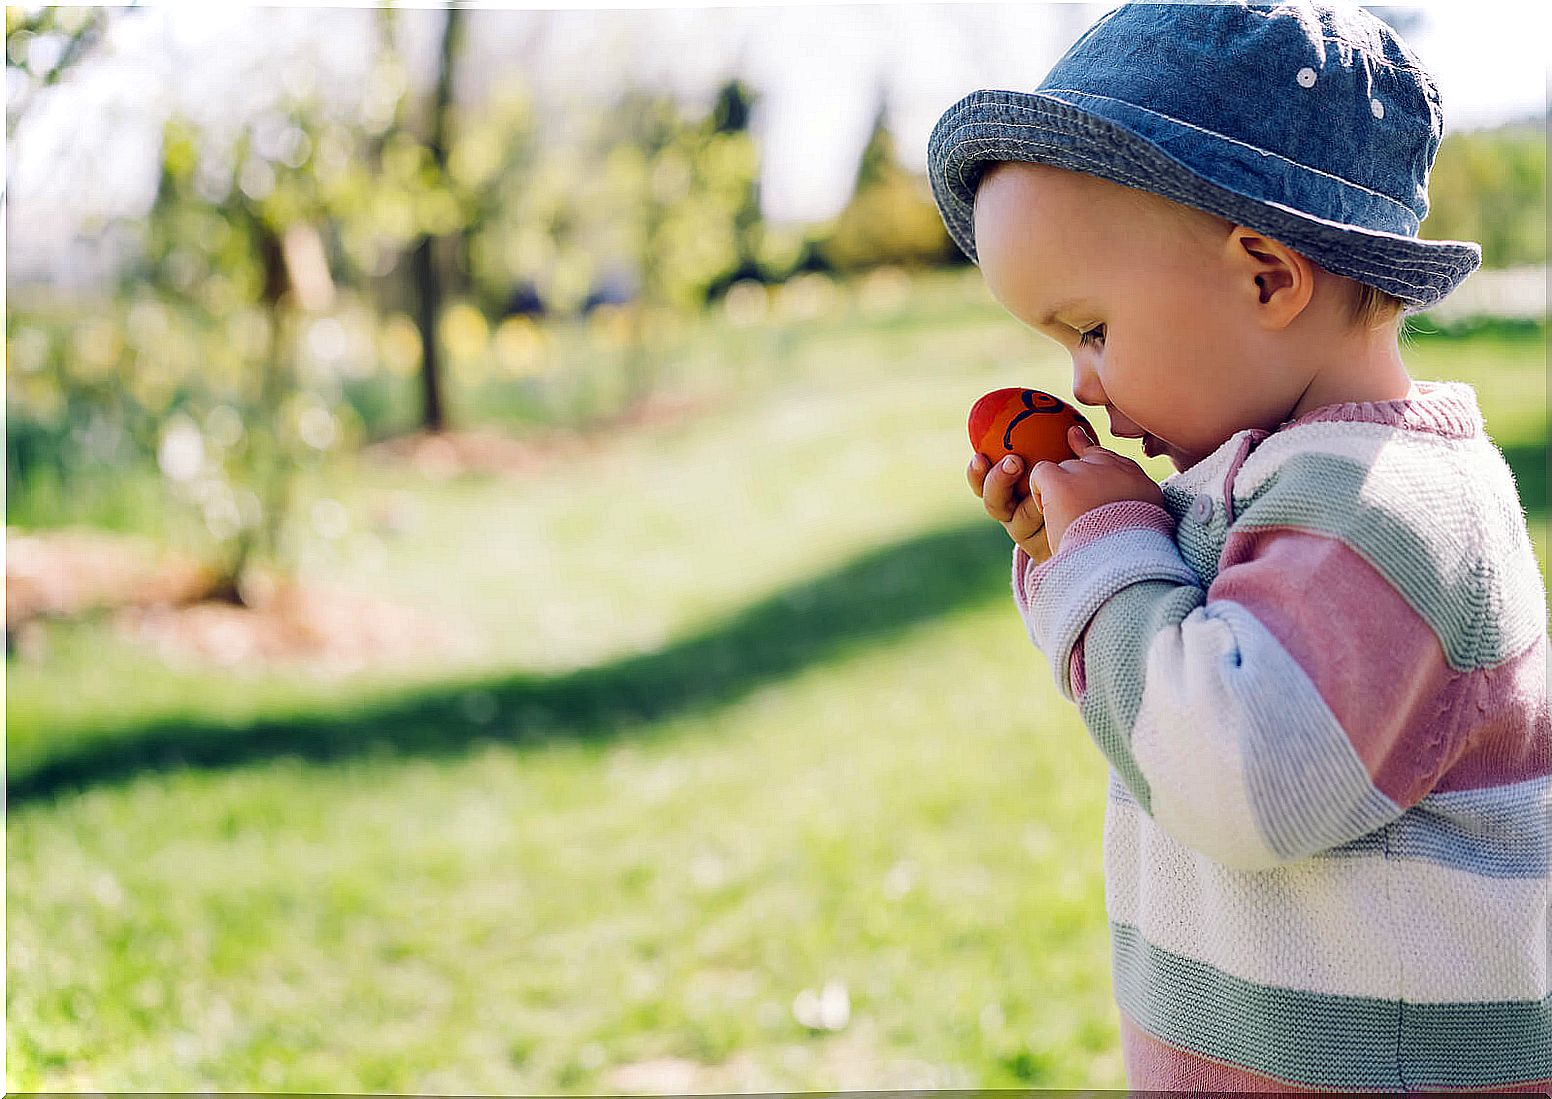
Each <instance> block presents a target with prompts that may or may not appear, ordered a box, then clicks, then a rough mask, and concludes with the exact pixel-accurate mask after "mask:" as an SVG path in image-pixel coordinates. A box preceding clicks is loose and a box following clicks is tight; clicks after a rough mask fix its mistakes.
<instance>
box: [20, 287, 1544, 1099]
mask: <svg viewBox="0 0 1552 1099" xmlns="http://www.w3.org/2000/svg"><path fill="white" fill-rule="evenodd" d="M970 274H971V275H973V272H971V273H970ZM945 303H947V304H945ZM1406 356H1407V359H1408V361H1409V363H1411V364H1412V366H1413V373H1414V375H1415V376H1417V377H1420V378H1434V377H1448V378H1459V379H1462V380H1467V381H1470V382H1472V384H1474V385H1476V386H1477V389H1478V392H1479V393H1480V394H1481V395H1482V399H1483V405H1484V409H1485V411H1486V414H1487V418H1488V426H1489V430H1490V431H1491V432H1492V433H1493V434H1494V438H1495V439H1496V440H1497V441H1498V442H1499V444H1500V445H1501V446H1503V447H1504V449H1505V452H1506V453H1507V454H1508V455H1509V456H1510V459H1511V461H1512V462H1513V463H1514V465H1515V469H1516V475H1517V477H1518V479H1519V483H1520V485H1521V488H1522V492H1523V494H1524V496H1525V499H1526V503H1527V506H1528V507H1529V508H1530V510H1531V519H1532V527H1533V532H1534V535H1535V540H1536V545H1537V550H1538V553H1539V555H1540V557H1541V560H1542V562H1543V569H1544V568H1545V560H1546V552H1545V551H1546V544H1545V520H1546V475H1545V453H1546V452H1545V447H1546V419H1545V416H1546V393H1545V374H1544V368H1545V344H1544V334H1542V333H1537V334H1536V335H1535V336H1534V338H1531V339H1527V338H1525V337H1524V336H1522V335H1517V334H1515V333H1512V332H1511V333H1502V332H1500V333H1492V332H1488V333H1479V334H1477V335H1474V336H1472V337H1471V338H1469V339H1466V340H1454V341H1450V340H1445V339H1441V338H1431V339H1420V340H1418V341H1417V342H1416V343H1415V344H1414V345H1412V346H1410V347H1409V348H1408V349H1407V352H1406ZM719 359H720V360H723V361H736V362H737V363H738V368H737V369H736V370H733V371H728V372H726V374H725V376H724V375H719V374H717V373H715V372H714V371H713V370H711V369H710V367H712V366H714V365H715V364H716V363H717V362H718V361H719ZM686 361H687V362H690V363H695V364H702V365H699V366H694V367H693V368H692V367H691V366H686V367H685V369H684V375H683V384H684V385H686V386H689V387H693V388H695V389H696V390H697V391H698V392H699V393H700V395H701V396H702V397H703V398H704V399H705V400H706V401H707V402H708V404H709V410H708V411H707V412H706V413H704V414H703V415H701V416H699V417H697V418H695V419H694V420H691V421H686V422H682V423H678V424H669V425H663V426H659V427H656V428H653V429H650V430H648V431H644V432H638V433H634V434H629V435H622V436H620V437H618V438H614V439H611V440H608V441H606V442H601V443H600V444H599V446H598V447H597V448H596V449H595V450H593V451H590V452H589V453H588V454H587V455H586V456H585V457H584V458H582V459H581V460H579V461H577V462H574V463H571V464H568V465H566V466H564V467H560V466H557V467H553V468H551V469H549V470H547V471H544V472H542V473H539V474H536V475H535V476H533V477H532V478H530V479H527V480H523V481H500V480H496V479H492V478H478V477H474V478H467V479H459V480H455V481H452V482H449V483H445V484H429V483H424V482H419V481H417V480H415V479H414V478H413V477H411V476H409V475H408V474H405V473H402V472H394V471H388V470H383V469H377V468H373V467H370V466H366V465H363V464H358V463H354V462H344V463H341V464H340V465H339V466H337V467H336V468H334V469H332V470H330V471H329V475H328V476H327V478H325V479H323V480H321V481H319V482H317V483H315V484H313V485H312V486H310V492H312V493H315V494H328V495H333V496H335V497H336V498H338V499H340V500H341V501H342V502H343V503H345V505H346V506H347V509H348V510H349V512H350V514H351V516H352V528H351V531H350V533H349V534H348V535H347V536H346V537H345V538H344V539H342V540H341V541H340V542H338V543H325V542H321V541H320V542H313V543H309V544H308V545H307V546H306V547H305V553H304V557H303V560H304V567H305V570H306V574H307V576H308V577H309V578H311V579H315V580H317V581H319V582H327V583H333V584H341V585H347V586H354V587H357V588H359V589H361V590H365V591H368V592H370V593H372V594H376V595H381V596H385V597H388V598H393V599H396V600H399V601H401V602H404V603H409V604H413V605H416V606H418V607H421V608H423V609H426V610H429V611H434V612H438V613H441V614H443V615H445V616H448V617H449V618H452V619H454V620H457V621H460V622H464V623H467V624H468V626H469V628H470V629H471V630H472V631H473V632H474V633H475V635H476V636H478V637H479V638H480V639H481V642H482V644H483V646H484V649H483V652H482V653H481V655H479V656H478V657H475V658H472V659H470V660H467V661H465V662H463V663H460V664H456V665H451V664H450V665H442V666H433V667H427V668H424V669H421V670H419V671H417V672H416V673H415V674H413V675H402V674H396V675H386V674H375V675H365V676H361V677H357V678H356V679H354V680H351V681H347V682H344V683H320V682H315V681H313V680H310V679H309V678H307V677H305V676H294V677H293V676H281V675H277V674H261V675H254V676H248V677H243V676H236V675H224V674H217V673H209V672H201V673H194V672H180V671H176V670H173V669H169V668H165V667H162V666H161V665H159V664H158V663H156V662H155V660H154V659H153V658H152V657H151V656H150V655H148V654H146V653H144V652H142V651H139V650H138V649H136V648H135V647H133V646H131V645H128V644H126V643H123V642H120V641H117V640H116V639H114V638H113V637H112V636H111V635H110V634H109V633H108V632H107V630H106V629H105V627H104V625H103V624H102V623H101V622H92V621H87V622H82V623H76V624H71V625H61V626H57V627H52V628H51V629H50V630H49V632H48V636H47V641H48V645H49V653H50V656H49V659H48V660H47V661H46V662H43V663H41V664H19V663H15V662H12V663H10V664H9V665H8V669H7V670H8V698H7V716H8V731H9V736H8V743H7V763H8V800H9V810H10V812H9V814H8V822H7V844H8V847H7V868H8V874H7V905H8V908H7V915H8V935H7V940H8V959H7V968H8V978H9V992H8V1010H9V1022H10V1026H9V1027H8V1029H7V1043H8V1045H7V1052H8V1076H7V1081H6V1083H7V1086H8V1087H9V1088H11V1089H13V1090H18V1089H37V1090H42V1089H56V1090H161V1089H165V1090H241V1089H254V1090H269V1091H282V1090H295V1091H395V1092H411V1091H422V1092H424V1091H442V1092H464V1093H469V1092H477V1091H501V1092H507V1093H528V1094H543V1093H549V1094H560V1093H567V1094H599V1093H607V1092H610V1091H613V1090H616V1089H615V1088H613V1087H612V1086H611V1085H610V1083H609V1073H610V1070H611V1069H612V1068H614V1067H615V1066H618V1065H623V1064H629V1063H632V1062H640V1061H645V1060H650V1059H653V1058H657V1057H668V1056H672V1057H679V1058H684V1059H686V1060H688V1061H691V1062H694V1063H695V1064H697V1065H699V1066H702V1067H701V1068H700V1069H699V1070H698V1071H697V1074H696V1075H695V1076H694V1077H693V1083H692V1086H691V1088H690V1089H689V1090H692V1091H700V1092H715V1091H771V1090H823V1089H832V1088H850V1089H863V1088H879V1087H899V1088H910V1087H962V1088H964V1087H1023V1086H1033V1087H1056V1088H1068V1087H1085V1088H1119V1087H1122V1086H1124V1080H1123V1074H1122V1071H1121V1064H1120V1059H1119V1054H1118V1050H1117V1047H1116V1040H1117V1038H1116V1015H1115V1008H1114V1005H1113V1003H1112V1001H1111V999H1110V993H1109V947H1108V936H1107V933H1106V927H1105V921H1104V906H1103V879H1102V859H1101V825H1102V820H1103V811H1104V774H1105V768H1104V764H1103V761H1102V759H1101V758H1100V756H1099V754H1098V752H1097V751H1096V750H1095V749H1094V748H1093V746H1092V745H1091V744H1090V742H1089V740H1088V738H1087V735H1086V733H1085V731H1084V729H1083V727H1082V724H1081V722H1080V721H1079V720H1078V718H1077V715H1076V712H1075V711H1074V709H1073V708H1072V707H1071V705H1070V704H1068V703H1066V702H1064V701H1063V700H1062V699H1061V698H1060V696H1059V695H1058V694H1057V692H1056V690H1055V687H1054V684H1053V683H1052V682H1051V676H1050V672H1049V670H1048V668H1047V666H1046V663H1045V660H1044V658H1043V656H1041V655H1040V654H1039V653H1037V652H1035V651H1034V650H1033V649H1032V648H1031V647H1030V646H1029V643H1028V639H1027V638H1026V637H1025V636H1024V633H1023V629H1022V626H1021V624H1020V623H1019V621H1018V618H1017V615H1016V613H1015V612H1014V610H1013V607H1012V604H1011V600H1010V599H1009V597H1008V562H1009V555H1008V546H1007V542H1006V537H1005V536H1004V535H1003V533H1002V531H1001V530H1000V528H997V527H996V526H995V525H992V524H989V523H988V522H986V521H985V520H984V518H982V517H980V515H979V508H978V504H977V503H976V501H975V500H974V498H973V497H972V496H971V495H970V494H969V492H968V490H967V488H966V487H965V484H964V480H963V466H964V448H965V443H964V440H963V438H962V431H963V424H962V415H961V413H960V411H959V410H962V409H965V408H968V406H969V404H970V403H971V402H972V401H973V400H974V398H975V397H977V396H979V395H980V394H981V393H983V392H985V391H986V390H988V389H990V388H994V387H996V386H1000V385H1008V384H1018V383H1024V384H1031V385H1036V386H1041V387H1044V388H1050V389H1054V390H1056V391H1058V392H1060V391H1063V390H1066V389H1067V387H1068V385H1069V384H1070V380H1069V378H1068V376H1067V368H1066V364H1065V363H1064V362H1063V361H1061V360H1059V359H1058V358H1057V357H1056V356H1055V355H1053V354H1051V353H1050V352H1048V351H1046V350H1045V349H1044V348H1043V347H1042V345H1041V344H1040V342H1039V341H1038V340H1037V338H1036V337H1034V336H1033V335H1031V334H1030V333H1028V332H1026V331H1024V330H1023V329H1021V328H1019V327H1018V326H1017V325H1016V324H1015V322H1013V321H1011V320H1010V319H1008V318H1007V317H1006V316H1005V315H1003V314H1002V313H1001V311H1000V310H999V309H998V308H997V307H996V306H995V305H994V304H993V303H991V302H990V301H989V299H986V298H985V297H984V291H981V290H980V289H979V287H978V286H976V285H974V284H973V283H971V282H970V281H969V280H966V279H965V278H963V277H950V278H941V277H940V278H935V279H932V280H928V281H927V282H926V283H924V285H923V286H922V287H920V288H918V291H917V293H916V295H915V296H914V297H913V299H912V301H911V303H910V304H909V306H908V308H907V309H905V310H903V311H901V312H900V313H898V314H895V315H892V316H883V317H871V318H868V317H858V316H843V317H841V318H839V319H836V320H833V321H831V320H824V321H816V322H811V323H809V324H806V325H792V326H790V327H787V328H783V329H776V330H772V331H750V330H723V329H721V328H720V326H718V325H712V326H710V328H709V330H708V332H707V333H706V335H705V336H704V339H703V340H702V341H701V342H699V343H696V344H692V345H691V346H690V347H689V348H688V349H687V351H686ZM730 378H731V379H735V380H731V381H730V380H728V379H730ZM719 379H720V380H719ZM762 379H764V380H762ZM1101 426H1102V425H1101ZM1150 468H1151V469H1153V471H1154V472H1155V473H1156V474H1158V475H1159V476H1163V475H1166V474H1167V473H1168V467H1167V463H1162V462H1161V460H1155V462H1154V463H1153V464H1152V465H1151V466H1150ZM395 499H397V500H401V501H402V500H404V499H410V500H412V501H413V503H414V505H415V509H416V514H417V516H418V517H417V519H416V521H415V523H414V525H413V526H412V527H411V528H410V529H408V530H407V531H406V532H404V533H402V534H399V535H397V536H395V535H391V534H388V533H384V532H379V531H376V530H375V529H374V527H373V525H372V522H371V516H372V515H373V514H374V512H375V510H376V509H377V508H379V507H380V506H381V505H383V504H384V503H385V502H388V501H391V500H395ZM832 980H834V981H840V982H842V983H843V984H844V985H845V987H846V989H847V992H848V996H849V1003H850V1014H849V1019H848V1020H847V1022H846V1025H845V1026H844V1027H843V1028H842V1029H840V1030H838V1031H833V1032H831V1031H816V1030H811V1029H809V1028H808V1027H806V1026H804V1025H803V1024H802V1023H801V1022H799V1021H798V1019H797V1018H795V1017H794V1011H793V1005H794V1001H795V1000H796V999H797V998H798V997H799V995H800V994H802V993H803V992H804V991H805V990H813V991H818V990H820V989H821V988H823V987H824V985H825V984H826V983H827V982H828V981H832ZM660 1090H675V1089H674V1088H672V1087H667V1088H663V1089H660Z"/></svg>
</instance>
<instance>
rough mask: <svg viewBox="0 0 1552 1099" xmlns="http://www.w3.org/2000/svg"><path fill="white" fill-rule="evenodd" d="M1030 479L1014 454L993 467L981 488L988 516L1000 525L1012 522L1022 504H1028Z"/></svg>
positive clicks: (982, 499)
mask: <svg viewBox="0 0 1552 1099" xmlns="http://www.w3.org/2000/svg"><path fill="white" fill-rule="evenodd" d="M1028 477H1029V472H1028V471H1027V470H1026V469H1025V468H1024V463H1023V462H1022V461H1020V460H1019V458H1018V457H1017V456H1015V455H1012V454H1010V455H1008V456H1007V457H1006V458H1004V459H1003V460H1002V461H1000V462H998V463H997V464H996V465H995V466H994V467H992V471H991V472H990V473H989V474H987V476H986V480H985V482H984V483H983V484H982V486H981V488H982V494H981V502H982V503H983V504H984V505H985V507H986V514H987V515H990V516H991V517H992V518H993V519H995V520H997V522H999V523H1008V522H1011V521H1012V520H1013V516H1014V513H1015V511H1016V510H1017V509H1018V508H1019V506H1020V503H1021V502H1024V503H1027V502H1028V496H1029V485H1028Z"/></svg>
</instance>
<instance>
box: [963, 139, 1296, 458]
mask: <svg viewBox="0 0 1552 1099" xmlns="http://www.w3.org/2000/svg"><path fill="white" fill-rule="evenodd" d="M1163 203H1164V200H1162V199H1157V198H1155V197H1153V196H1150V195H1147V194H1145V193H1143V192H1138V191H1135V190H1132V189H1131V188H1126V187H1122V186H1120V185H1119V184H1115V183H1111V182H1109V181H1108V180H1103V179H1099V178H1097V177H1095V176H1090V175H1086V174H1084V173H1081V172H1069V171H1066V170H1064V169H1061V168H1053V167H1050V166H1048V165H1037V164H1026V163H1022V162H1007V163H1002V164H998V165H996V166H995V167H994V168H993V169H992V170H991V171H989V172H988V174H987V175H986V176H985V177H984V178H983V179H982V181H981V184H980V188H979V190H978V192H977V194H976V202H975V239H976V251H977V255H978V257H979V259H980V266H981V273H982V276H983V277H984V278H985V279H986V283H987V286H988V287H989V288H990V289H991V292H992V294H993V296H995V297H996V298H997V300H998V301H999V302H1001V303H1002V304H1003V306H1004V307H1005V308H1006V309H1007V310H1008V311H1009V312H1010V313H1012V314H1013V315H1014V316H1015V317H1017V318H1018V319H1019V320H1021V321H1023V322H1024V323H1025V324H1027V325H1029V326H1030V327H1031V328H1033V329H1035V330H1036V331H1037V332H1040V333H1042V334H1043V335H1046V336H1048V337H1050V338H1051V339H1053V340H1055V341H1056V342H1057V343H1059V344H1061V345H1062V346H1063V347H1064V348H1066V349H1067V351H1068V353H1069V354H1070V355H1071V356H1072V368H1073V386H1072V388H1073V395H1074V396H1075V397H1076V398H1077V399H1078V400H1079V401H1080V402H1082V403H1084V404H1087V405H1094V406H1101V405H1102V406H1104V407H1105V408H1106V409H1107V410H1108V412H1109V416H1110V430H1111V432H1112V433H1114V434H1116V435H1121V436H1129V437H1133V438H1138V437H1141V438H1142V439H1143V440H1144V449H1145V451H1146V452H1147V453H1148V454H1149V455H1155V454H1168V455H1169V457H1170V459H1171V460H1172V461H1173V462H1174V463H1175V467H1176V468H1177V469H1186V468H1188V467H1190V466H1191V465H1193V464H1195V463H1196V462H1197V461H1199V460H1200V459H1201V458H1203V457H1205V456H1206V455H1207V454H1209V453H1211V452H1212V451H1213V450H1216V449H1217V448H1218V446H1219V445H1221V444H1222V443H1223V442H1224V440H1226V439H1228V438H1229V436H1231V435H1233V434H1234V433H1235V432H1236V431H1241V430H1244V429H1245V428H1247V427H1261V426H1267V427H1268V429H1270V427H1275V426H1276V425H1277V424H1278V423H1280V422H1281V419H1282V416H1283V415H1284V414H1285V413H1286V411H1287V410H1288V409H1290V408H1292V407H1293V405H1294V403H1295V402H1296V401H1297V399H1298V393H1296V392H1295V393H1283V392H1280V389H1281V388H1283V387H1285V386H1286V383H1281V384H1280V383H1279V380H1278V378H1277V377H1276V375H1275V374H1274V372H1273V371H1272V370H1271V369H1270V368H1269V367H1263V366H1262V365H1261V364H1263V363H1265V362H1266V361H1267V360H1269V359H1270V358H1271V356H1270V355H1269V354H1264V352H1267V351H1269V349H1268V348H1266V347H1265V345H1264V343H1263V342H1262V341H1263V339H1264V334H1263V332H1262V331H1261V329H1259V328H1258V327H1257V326H1255V325H1254V324H1252V323H1251V318H1250V316H1249V315H1248V314H1249V313H1250V312H1251V310H1250V309H1249V308H1248V304H1249V302H1250V301H1251V300H1253V299H1254V298H1255V296H1256V293H1257V288H1256V286H1255V285H1254V283H1253V282H1252V283H1251V284H1250V285H1249V286H1248V287H1247V286H1246V285H1244V275H1243V272H1244V266H1243V264H1241V265H1238V266H1236V265H1233V264H1230V263H1228V262H1226V256H1227V254H1228V252H1227V248H1228V240H1229V231H1230V229H1231V228H1232V226H1231V225H1230V223H1229V222H1227V221H1224V220H1222V219H1219V218H1213V217H1211V216H1209V215H1205V214H1199V213H1198V212H1196V211H1187V210H1179V211H1178V214H1179V216H1175V213H1176V212H1172V211H1169V210H1166V209H1164V208H1163ZM1220 226H1221V232H1220Z"/></svg>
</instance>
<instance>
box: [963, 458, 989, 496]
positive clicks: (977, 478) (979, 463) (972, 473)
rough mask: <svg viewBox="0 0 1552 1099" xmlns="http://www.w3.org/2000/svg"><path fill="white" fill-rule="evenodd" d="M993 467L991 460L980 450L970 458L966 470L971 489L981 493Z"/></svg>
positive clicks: (978, 494) (978, 493)
mask: <svg viewBox="0 0 1552 1099" xmlns="http://www.w3.org/2000/svg"><path fill="white" fill-rule="evenodd" d="M991 468H992V464H991V462H989V461H988V460H987V459H986V457H985V455H983V454H981V453H980V452H979V451H977V452H976V455H975V457H974V458H971V459H970V465H969V467H968V468H967V469H966V470H965V478H966V480H968V481H969V482H970V491H971V492H973V493H975V494H976V495H977V496H980V495H981V486H982V485H983V484H985V483H986V474H987V472H988V471H990V470H991Z"/></svg>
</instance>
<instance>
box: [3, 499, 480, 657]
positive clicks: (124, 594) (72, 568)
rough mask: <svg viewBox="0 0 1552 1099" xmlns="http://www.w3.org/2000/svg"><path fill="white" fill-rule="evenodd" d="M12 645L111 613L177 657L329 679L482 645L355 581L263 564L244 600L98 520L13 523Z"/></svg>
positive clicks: (201, 571) (20, 650) (132, 637)
mask: <svg viewBox="0 0 1552 1099" xmlns="http://www.w3.org/2000/svg"><path fill="white" fill-rule="evenodd" d="M5 572H6V644H7V649H8V651H12V652H15V653H16V655H17V656H18V657H19V658H20V659H22V660H24V661H38V660H44V659H47V656H48V651H47V649H48V641H47V636H48V635H47V630H46V629H45V627H44V623H45V622H46V621H47V620H48V619H54V618H71V617H77V616H80V615H83V614H87V613H90V612H100V611H105V612H107V613H109V614H110V615H111V619H112V621H111V627H112V629H113V630H114V631H115V632H116V633H117V634H118V635H119V636H120V637H123V638H125V639H127V640H129V641H130V642H132V643H134V644H139V645H146V646H149V647H151V648H153V649H154V650H155V651H156V652H157V653H158V654H159V655H160V656H161V657H162V658H163V659H164V660H166V661H167V662H169V663H173V664H179V665H184V666H192V665H201V664H203V665H216V666H218V667H222V668H225V669H228V670H231V671H236V672H252V673H257V672H259V671H262V670H266V669H269V668H274V667H284V668H288V669H292V670H302V671H306V672H308V673H310V674H313V675H315V676H320V677H325V678H333V677H338V676H341V675H348V674H351V673H353V672H357V671H360V670H362V669H364V668H367V667H381V666H388V667H396V666H406V665H422V664H424V663H426V662H427V661H443V660H448V659H460V658H464V657H467V656H470V655H474V654H475V653H476V651H477V647H478V646H477V644H476V642H475V640H474V638H473V637H472V636H471V635H469V634H468V633H467V631H465V630H461V629H459V628H457V627H455V626H454V625H452V624H451V623H449V622H447V621H445V620H443V619H441V618H439V617H437V616H435V615H432V614H428V613H426V612H423V611H418V610H414V609H410V608H406V607H401V606H398V605H396V604H394V603H390V602H388V601H386V600H382V599H376V598H372V597H368V596H364V595H361V594H358V593H354V592H348V591H334V590H328V589H324V588H320V587H317V586H303V585H301V584H298V583H296V582H294V581H292V580H289V579H284V578H279V577H275V576H271V575H265V574H261V573H260V574H255V575H254V576H253V577H252V578H251V579H250V580H249V581H248V582H246V583H245V585H244V587H243V591H242V595H243V600H244V601H243V602H242V603H239V602H234V601H232V600H230V599H222V598H213V596H214V595H216V593H217V584H218V577H217V575H216V573H215V571H214V570H213V569H210V568H209V567H208V566H205V565H203V564H201V563H200V562H198V561H194V560H191V559H189V558H187V557H185V556H182V555H178V554H173V553H169V552H159V551H158V550H157V548H156V547H155V545H154V544H153V543H152V542H151V540H150V539H146V538H141V537H134V536H128V535H120V534H113V533H108V532H105V531H91V530H64V531H35V532H24V531H18V530H11V529H8V530H7V531H6V566H5Z"/></svg>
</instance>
